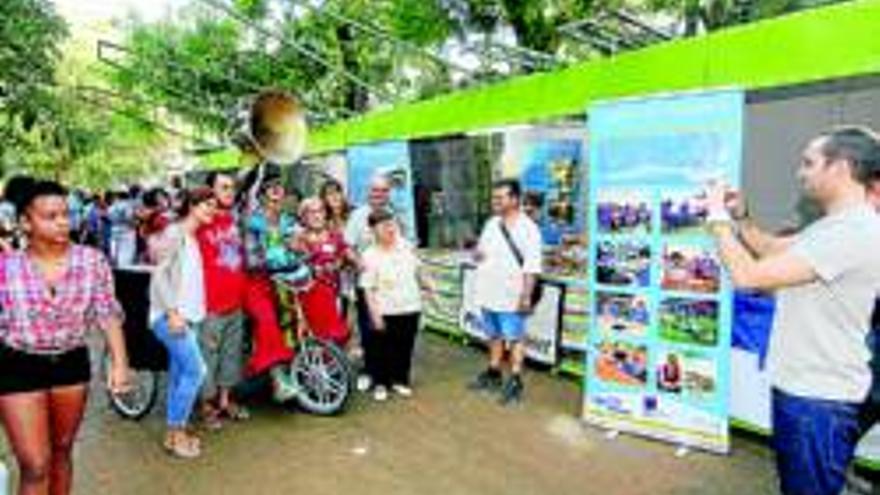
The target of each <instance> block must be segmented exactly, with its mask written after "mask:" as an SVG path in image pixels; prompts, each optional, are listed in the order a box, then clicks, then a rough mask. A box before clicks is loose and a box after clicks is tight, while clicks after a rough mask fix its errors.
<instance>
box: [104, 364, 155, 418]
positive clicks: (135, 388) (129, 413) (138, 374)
mask: <svg viewBox="0 0 880 495" xmlns="http://www.w3.org/2000/svg"><path fill="white" fill-rule="evenodd" d="M103 368H104V376H105V377H106V376H107V374H108V373H109V372H110V354H109V353H107V354H105V355H104V362H103ZM132 371H133V376H132V383H131V390H130V391H128V392H126V393H124V394H118V395H117V394H112V393H110V391H109V390H108V391H107V398H108V400H109V401H110V407H111V408H112V409H113V410H114V411H116V414H118V415H119V416H120V417H122V418H123V419H128V420H132V421H137V420H139V419H141V418H143V417H144V416H146V415H147V414H149V413H150V411H151V410H152V409H153V406H154V405H155V404H156V399H157V397H158V396H159V372H158V371H152V370H132Z"/></svg>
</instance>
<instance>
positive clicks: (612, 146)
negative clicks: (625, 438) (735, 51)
mask: <svg viewBox="0 0 880 495" xmlns="http://www.w3.org/2000/svg"><path fill="white" fill-rule="evenodd" d="M743 109H744V94H743V93H742V92H741V91H736V90H727V91H715V92H707V93H690V94H681V95H669V96H658V97H651V98H645V99H633V100H622V101H613V102H605V103H600V104H596V105H594V106H592V107H591V108H590V109H589V131H590V181H589V185H590V187H589V189H590V193H589V215H590V217H589V219H590V220H589V222H588V224H589V229H590V235H589V238H590V266H591V267H593V270H592V271H591V273H590V274H589V282H590V296H591V297H590V300H591V302H592V305H593V311H592V312H591V324H590V331H589V342H588V349H587V353H586V354H587V358H586V359H587V363H586V366H587V373H586V383H585V386H586V393H585V394H584V419H585V420H586V421H588V422H589V423H592V424H597V425H600V426H603V427H607V428H610V429H615V430H620V431H627V432H632V433H637V434H642V435H647V436H650V437H654V438H660V439H666V440H668V441H670V442H674V443H676V444H679V445H683V446H694V447H700V448H705V449H708V450H711V451H714V452H727V451H728V450H729V435H728V396H729V382H730V336H731V322H732V308H731V300H732V295H731V287H730V284H729V281H728V280H727V277H726V276H725V275H724V273H723V271H722V268H721V264H720V262H719V260H718V257H717V254H716V251H715V246H714V242H713V240H712V239H711V237H709V236H708V235H707V233H706V231H705V229H704V225H703V224H704V222H705V219H706V215H707V212H706V210H705V207H704V203H703V200H702V199H703V198H702V194H703V190H704V188H705V186H706V184H707V183H708V182H709V181H710V180H724V181H725V182H727V183H728V184H730V185H731V186H733V187H734V188H739V183H740V169H741V165H742V164H741V161H742V140H743V137H742V136H743Z"/></svg>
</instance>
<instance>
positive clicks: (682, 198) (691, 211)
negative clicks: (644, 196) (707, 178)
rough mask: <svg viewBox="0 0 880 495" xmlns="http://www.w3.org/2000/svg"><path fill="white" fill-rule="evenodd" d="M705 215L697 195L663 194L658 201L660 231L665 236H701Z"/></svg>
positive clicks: (703, 206)
mask: <svg viewBox="0 0 880 495" xmlns="http://www.w3.org/2000/svg"><path fill="white" fill-rule="evenodd" d="M707 215H708V212H707V210H706V206H705V200H704V198H702V197H700V194H699V193H694V192H680V193H677V194H664V195H663V197H662V199H661V200H660V230H661V231H662V232H663V233H664V234H667V235H683V234H684V235H686V234H703V233H704V230H703V226H704V225H705V223H706V217H707Z"/></svg>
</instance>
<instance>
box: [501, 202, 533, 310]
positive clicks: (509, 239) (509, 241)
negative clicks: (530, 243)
mask: <svg viewBox="0 0 880 495" xmlns="http://www.w3.org/2000/svg"><path fill="white" fill-rule="evenodd" d="M498 225H499V226H500V227H501V233H502V234H503V235H504V240H505V241H507V245H508V246H510V251H511V252H512V253H513V257H514V258H516V262H517V263H519V266H520V267H523V266H525V260H524V259H523V255H522V252H521V251H520V250H519V248H518V247H516V243H514V242H513V238H512V237H511V236H510V231H509V230H507V226H506V225H504V220H502V219H499V221H498ZM543 296H544V286H543V285H542V284H541V280H540V279H539V278H538V276H537V275H535V284H534V285H533V286H532V294H531V299H530V301H529V304H530V305H531V306H530V308H531V309H535V306H537V305H538V303H539V302H541V298H542V297H543Z"/></svg>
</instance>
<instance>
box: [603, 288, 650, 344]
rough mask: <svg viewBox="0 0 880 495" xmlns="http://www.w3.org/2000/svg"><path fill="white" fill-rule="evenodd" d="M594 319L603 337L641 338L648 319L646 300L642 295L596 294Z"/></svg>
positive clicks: (648, 312)
mask: <svg viewBox="0 0 880 495" xmlns="http://www.w3.org/2000/svg"><path fill="white" fill-rule="evenodd" d="M596 317H597V319H596V321H597V323H598V325H599V331H600V332H601V333H602V335H604V336H618V335H624V336H633V337H641V336H644V335H645V332H646V330H647V328H648V323H649V319H650V311H649V308H648V300H647V298H646V297H645V296H642V295H632V294H615V293H610V292H597V293H596Z"/></svg>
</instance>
